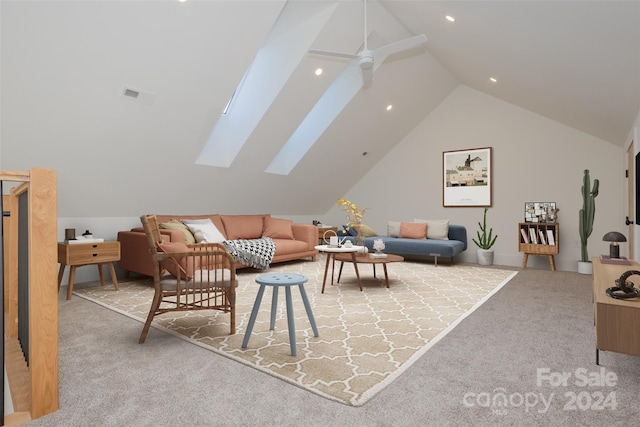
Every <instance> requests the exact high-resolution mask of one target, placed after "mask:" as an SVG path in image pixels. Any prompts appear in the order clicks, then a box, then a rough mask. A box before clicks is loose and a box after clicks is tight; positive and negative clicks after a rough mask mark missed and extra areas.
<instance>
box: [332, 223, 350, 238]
mask: <svg viewBox="0 0 640 427" xmlns="http://www.w3.org/2000/svg"><path fill="white" fill-rule="evenodd" d="M352 230H353V229H352V228H351V227H349V229H348V230H347V225H343V226H342V229H340V230H338V231H336V234H337V235H338V237H345V236H351V231H352ZM354 234H355V232H354Z"/></svg>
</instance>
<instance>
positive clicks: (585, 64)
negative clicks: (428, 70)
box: [381, 0, 640, 145]
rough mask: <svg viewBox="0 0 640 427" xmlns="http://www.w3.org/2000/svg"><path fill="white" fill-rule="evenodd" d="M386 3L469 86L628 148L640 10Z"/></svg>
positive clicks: (630, 4)
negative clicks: (492, 80)
mask: <svg viewBox="0 0 640 427" xmlns="http://www.w3.org/2000/svg"><path fill="white" fill-rule="evenodd" d="M381 3H382V4H383V5H384V6H385V7H386V8H387V9H388V10H389V11H390V12H391V13H392V14H393V15H394V16H395V17H396V18H397V19H398V20H399V21H400V22H401V23H402V24H403V25H404V26H405V27H406V28H407V29H408V30H409V31H410V32H412V33H415V34H419V33H425V34H426V35H427V37H428V39H429V42H428V50H429V52H430V53H431V54H432V55H433V56H434V57H436V58H437V59H438V61H440V62H441V63H442V64H443V65H444V66H445V67H446V68H447V69H448V70H449V71H451V72H452V73H453V74H454V75H455V76H456V77H457V78H458V79H459V80H460V82H461V83H462V84H465V85H467V86H470V87H473V88H475V89H478V90H480V91H483V92H487V93H489V94H491V95H493V96H496V97H498V98H500V99H503V100H505V101H508V102H510V103H512V104H515V105H518V106H521V107H523V108H526V109H528V110H530V111H533V112H536V113H538V114H540V115H542V116H546V117H548V118H551V119H553V120H556V121H558V122H560V123H564V124H566V125H568V126H571V127H573V128H576V129H579V130H581V131H584V132H586V133H589V134H591V135H594V136H596V137H598V138H601V139H604V140H606V141H609V142H611V143H614V144H617V145H623V144H625V143H626V142H628V141H625V138H626V136H627V132H628V131H629V129H630V127H631V125H632V123H633V119H634V117H635V115H636V114H637V112H638V107H640V2H638V1H522V0H512V1H446V2H440V1H382V2H381ZM446 14H450V15H452V16H454V17H455V18H456V22H455V23H453V24H451V23H449V22H448V21H445V19H444V15H446ZM490 76H494V77H496V78H497V79H498V83H497V84H491V83H490V82H489V77H490Z"/></svg>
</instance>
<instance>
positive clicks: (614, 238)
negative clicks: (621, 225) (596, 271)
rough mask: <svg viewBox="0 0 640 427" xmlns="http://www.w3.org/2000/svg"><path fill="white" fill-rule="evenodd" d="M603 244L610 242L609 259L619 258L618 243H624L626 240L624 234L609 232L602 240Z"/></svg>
mask: <svg viewBox="0 0 640 427" xmlns="http://www.w3.org/2000/svg"><path fill="white" fill-rule="evenodd" d="M602 240H604V241H605V242H611V244H609V258H620V246H619V245H618V242H626V241H627V238H626V237H624V234H622V233H618V232H617V231H610V232H608V233H607V234H605V235H604V237H603V238H602Z"/></svg>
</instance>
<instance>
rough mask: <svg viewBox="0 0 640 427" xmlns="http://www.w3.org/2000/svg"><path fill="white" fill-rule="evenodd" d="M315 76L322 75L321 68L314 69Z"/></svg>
mask: <svg viewBox="0 0 640 427" xmlns="http://www.w3.org/2000/svg"><path fill="white" fill-rule="evenodd" d="M315 73H316V76H319V75H320V74H322V68H316V72H315Z"/></svg>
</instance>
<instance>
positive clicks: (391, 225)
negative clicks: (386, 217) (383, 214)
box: [387, 221, 400, 237]
mask: <svg viewBox="0 0 640 427" xmlns="http://www.w3.org/2000/svg"><path fill="white" fill-rule="evenodd" d="M399 235H400V221H389V222H387V236H389V237H398V236H399Z"/></svg>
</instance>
